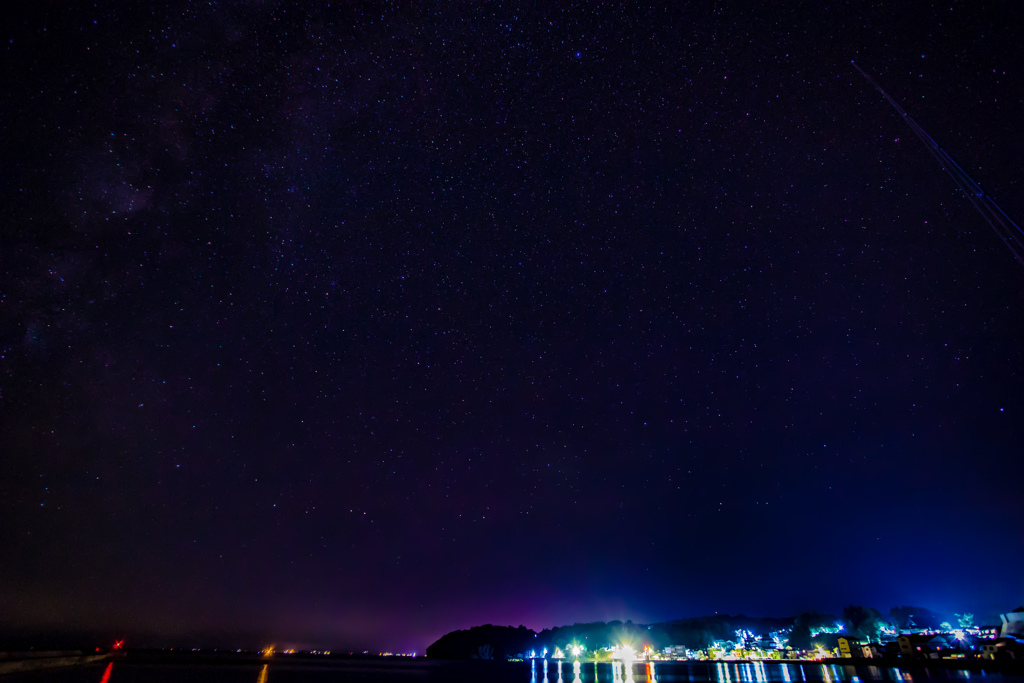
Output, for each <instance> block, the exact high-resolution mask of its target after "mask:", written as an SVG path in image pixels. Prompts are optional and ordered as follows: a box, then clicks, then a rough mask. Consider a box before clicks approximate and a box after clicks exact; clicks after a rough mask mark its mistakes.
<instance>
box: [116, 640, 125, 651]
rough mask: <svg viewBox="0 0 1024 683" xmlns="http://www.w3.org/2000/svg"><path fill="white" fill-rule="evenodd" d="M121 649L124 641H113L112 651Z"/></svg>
mask: <svg viewBox="0 0 1024 683" xmlns="http://www.w3.org/2000/svg"><path fill="white" fill-rule="evenodd" d="M123 647H124V641H123V640H115V641H114V649H115V650H120V649H121V648H123Z"/></svg>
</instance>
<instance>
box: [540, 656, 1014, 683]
mask: <svg viewBox="0 0 1024 683" xmlns="http://www.w3.org/2000/svg"><path fill="white" fill-rule="evenodd" d="M542 661H543V666H544V679H543V681H542V682H541V683H549V682H548V678H547V665H548V663H547V660H542ZM530 670H531V677H530V682H531V683H538V681H537V673H536V661H535V660H531V662H530ZM978 676H983V677H984V679H985V683H1002V682H1003V681H1005V680H1007V679H1004V678H1003V677H1002V676H1000V675H999V674H978V675H974V676H973V678H975V679H977V678H978ZM971 678H972V673H971V672H970V671H954V670H945V669H937V670H931V671H928V670H925V669H922V670H920V671H917V672H915V673H911V672H908V671H904V670H902V669H899V668H896V667H880V666H873V665H866V664H861V665H857V666H854V665H842V664H817V663H813V662H723V661H718V662H636V663H633V664H623V663H622V662H602V663H597V662H595V663H593V664H592V665H589V666H586V665H581V664H580V663H579V662H573V678H572V683H674V682H675V681H688V682H689V683H923V682H925V681H932V680H933V679H939V680H940V681H942V680H945V681H950V682H951V683H964V682H965V681H970V679H971ZM556 683H564V681H563V679H562V662H560V661H559V662H558V680H557V682H556Z"/></svg>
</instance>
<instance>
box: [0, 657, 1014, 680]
mask: <svg viewBox="0 0 1024 683" xmlns="http://www.w3.org/2000/svg"><path fill="white" fill-rule="evenodd" d="M29 681H38V682H39V683H44V682H47V683H48V682H50V681H53V682H55V683H56V682H59V683H144V682H145V683H150V682H152V683H184V682H189V681H195V682H197V683H299V682H303V683H307V682H308V683H321V682H322V683H327V682H328V681H385V682H392V683H434V682H435V681H437V682H440V681H444V682H446V683H506V682H508V683H630V682H631V681H632V682H633V683H655V682H657V681H664V682H665V683H669V682H675V681H686V682H687V683H805V682H809V683H868V682H870V681H886V682H891V683H1024V676H1016V675H1006V674H999V673H986V672H983V671H957V670H951V669H946V668H941V667H934V666H933V667H928V666H927V665H924V664H920V665H914V666H913V667H906V668H895V667H879V666H864V665H859V666H848V665H838V664H809V663H782V662H765V663H753V662H751V663H740V662H719V663H715V662H707V663H705V662H692V663H686V662H681V663H675V662H661V663H653V664H646V663H645V664H634V665H633V666H632V667H631V670H630V671H625V670H623V669H622V668H621V666H619V665H612V664H607V663H602V664H596V665H595V664H593V663H590V664H586V663H583V664H581V665H580V666H579V668H578V669H576V668H575V667H574V663H573V662H563V663H562V664H561V666H559V665H558V664H557V663H556V662H554V661H549V662H548V663H547V666H546V667H545V665H544V662H543V661H536V660H535V661H534V662H510V663H504V662H449V661H436V660H427V659H422V658H419V659H388V660H372V659H371V660H340V661H339V660H330V661H316V660H308V661H303V660H291V661H289V660H282V659H279V660H270V661H269V662H264V661H253V660H249V661H238V660H225V661H216V660H207V661H175V660H133V659H132V658H127V659H122V660H117V661H114V662H106V663H102V664H95V665H88V666H82V667H70V668H62V669H50V670H43V671H33V672H26V673H20V674H10V675H7V676H0V683H27V682H29Z"/></svg>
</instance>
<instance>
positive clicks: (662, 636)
mask: <svg viewBox="0 0 1024 683" xmlns="http://www.w3.org/2000/svg"><path fill="white" fill-rule="evenodd" d="M882 621H883V617H882V615H881V614H880V613H879V612H878V610H875V609H873V608H869V607H860V606H855V605H851V606H850V607H847V608H846V609H845V610H844V612H843V615H842V616H837V615H834V614H819V613H817V612H810V613H805V614H801V615H799V616H797V617H748V616H746V615H743V614H737V615H729V614H716V615H711V616H703V617H691V618H687V619H676V620H673V621H667V622H662V623H655V624H647V625H644V624H634V623H633V622H632V621H626V622H621V621H612V622H607V623H605V622H595V623H585V624H572V625H571V626H559V627H556V628H550V629H544V630H543V631H540V632H539V633H538V632H536V631H534V630H532V629H528V628H526V627H525V626H518V627H512V626H495V625H492V624H485V625H483V626H476V627H473V628H469V629H464V630H459V631H452V632H451V633H447V634H445V635H444V636H442V637H441V638H439V639H438V640H437V641H436V642H434V643H433V644H432V645H430V646H429V647H428V648H427V656H428V657H437V658H441V659H508V658H514V657H525V656H529V653H530V652H531V651H534V652H536V653H537V654H538V655H540V653H542V652H543V651H544V650H545V649H546V650H547V651H548V652H549V653H551V652H554V650H555V647H565V645H566V644H567V643H570V642H574V643H577V644H579V645H581V646H583V647H584V648H585V649H586V650H587V651H593V650H597V649H600V648H604V647H608V646H611V645H615V644H618V643H622V642H627V643H632V644H633V645H634V646H635V647H642V646H649V647H651V648H652V649H655V650H660V649H662V648H665V647H669V646H683V647H686V648H688V649H691V650H700V649H705V648H707V647H709V646H710V645H711V644H712V643H713V642H714V641H723V640H734V639H735V638H736V632H737V631H740V630H743V631H748V632H750V633H752V634H755V635H757V636H766V637H767V636H768V634H772V633H776V634H779V633H785V637H786V641H787V644H788V643H789V639H790V638H791V637H793V638H795V639H796V640H797V641H799V642H796V643H794V644H793V645H794V647H798V648H799V649H807V648H809V647H811V646H812V645H815V646H816V645H822V646H823V647H825V648H826V649H832V648H834V647H835V646H836V642H835V641H836V639H837V638H838V635H839V634H837V633H832V634H828V633H825V634H818V635H817V636H815V637H814V638H812V637H811V632H812V630H814V629H819V628H821V627H835V626H836V625H837V624H841V625H843V626H844V628H845V629H846V630H848V632H849V633H851V634H855V635H858V636H859V637H862V638H864V639H866V640H871V639H872V631H873V629H877V627H878V624H879V623H881V622H882ZM884 621H885V622H886V623H888V624H891V625H892V626H893V627H895V628H897V629H905V628H908V627H911V626H914V627H917V628H920V629H938V628H940V626H941V625H942V623H944V622H950V623H956V616H955V615H952V614H950V615H944V614H939V613H937V612H934V611H932V610H929V609H927V608H924V607H913V606H901V607H893V608H892V609H890V610H889V614H888V618H886V619H884ZM990 621H993V623H998V619H996V618H992V619H990Z"/></svg>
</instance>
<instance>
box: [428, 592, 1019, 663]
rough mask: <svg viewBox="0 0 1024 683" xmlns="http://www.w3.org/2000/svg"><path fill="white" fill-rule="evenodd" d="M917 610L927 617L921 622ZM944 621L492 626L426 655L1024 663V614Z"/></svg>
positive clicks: (873, 613)
mask: <svg viewBox="0 0 1024 683" xmlns="http://www.w3.org/2000/svg"><path fill="white" fill-rule="evenodd" d="M913 612H919V613H922V615H921V616H920V617H918V618H917V619H915V614H914V613H913ZM939 619H941V617H940V616H938V615H936V614H934V613H931V612H928V611H927V610H924V609H923V608H893V609H892V610H891V611H890V614H889V616H888V617H882V615H881V614H880V613H879V612H878V611H877V610H875V609H872V608H865V607H857V606H850V607H848V608H846V609H845V610H844V611H843V616H842V617H841V618H837V617H831V615H820V614H805V615H801V616H800V617H797V618H795V619H789V620H786V619H759V618H747V617H743V616H738V617H730V616H728V615H724V616H717V615H716V616H714V617H701V618H695V619H685V620H678V621H673V622H666V623H662V624H652V625H648V626H645V625H637V624H633V623H632V622H626V623H622V622H611V623H608V624H575V625H573V626H564V627H559V628H556V629H550V630H544V631H542V632H540V633H535V632H533V631H532V630H529V629H526V628H525V627H523V626H520V627H519V628H513V627H511V626H509V627H501V626H491V625H486V626H480V627H474V628H472V629H468V630H464V631H455V632H452V633H449V634H447V635H446V636H444V637H442V638H441V639H439V640H438V641H437V642H436V643H434V644H433V645H432V646H431V647H430V648H428V649H427V656H429V657H439V658H467V659H504V660H508V661H520V660H537V659H540V660H547V659H551V660H555V661H562V660H569V661H593V662H601V661H610V662H616V661H618V662H637V661H771V660H782V661H785V660H789V661H809V660H810V661H825V660H847V659H857V660H860V659H863V660H876V661H879V663H884V662H894V661H907V660H987V661H1004V660H1024V608H1018V609H1016V610H1013V611H1010V612H1006V613H1003V614H999V615H998V616H997V617H995V618H992V617H989V618H986V619H985V620H983V621H980V622H979V621H976V619H975V615H974V614H971V613H961V614H955V615H952V616H951V617H950V619H949V620H942V621H939ZM786 622H789V623H788V624H787V623H786ZM733 627H735V628H733ZM726 629H730V630H729V631H726Z"/></svg>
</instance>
